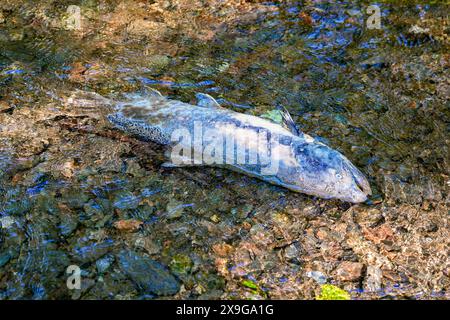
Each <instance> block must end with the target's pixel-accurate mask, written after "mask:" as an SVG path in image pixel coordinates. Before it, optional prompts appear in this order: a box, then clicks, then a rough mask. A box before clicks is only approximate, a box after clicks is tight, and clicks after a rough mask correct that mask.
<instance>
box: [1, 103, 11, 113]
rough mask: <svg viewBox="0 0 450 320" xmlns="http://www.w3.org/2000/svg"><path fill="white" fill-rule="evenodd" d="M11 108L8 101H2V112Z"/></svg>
mask: <svg viewBox="0 0 450 320" xmlns="http://www.w3.org/2000/svg"><path fill="white" fill-rule="evenodd" d="M9 108H10V107H9V104H8V103H7V102H6V101H0V112H4V111H6V110H8V109H9Z"/></svg>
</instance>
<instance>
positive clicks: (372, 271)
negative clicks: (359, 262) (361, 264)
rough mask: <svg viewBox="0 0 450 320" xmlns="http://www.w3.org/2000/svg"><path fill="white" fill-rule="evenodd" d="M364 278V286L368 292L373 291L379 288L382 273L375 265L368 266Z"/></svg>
mask: <svg viewBox="0 0 450 320" xmlns="http://www.w3.org/2000/svg"><path fill="white" fill-rule="evenodd" d="M366 274H367V276H366V280H365V285H364V288H365V290H366V291H368V292H375V291H378V290H380V289H381V278H382V277H383V273H382V272H381V269H380V268H379V267H376V266H368V267H367V271H366Z"/></svg>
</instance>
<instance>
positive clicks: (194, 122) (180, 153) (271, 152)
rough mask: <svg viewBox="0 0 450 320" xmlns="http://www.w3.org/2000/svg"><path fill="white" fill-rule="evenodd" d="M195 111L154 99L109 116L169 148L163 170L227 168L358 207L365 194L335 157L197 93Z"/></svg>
mask: <svg viewBox="0 0 450 320" xmlns="http://www.w3.org/2000/svg"><path fill="white" fill-rule="evenodd" d="M198 98H199V102H198V104H197V105H192V104H188V103H184V102H181V101H177V100H169V99H167V98H165V97H163V96H161V95H160V94H159V93H157V92H156V93H155V92H153V93H152V94H151V95H149V96H144V97H143V96H141V95H135V96H129V97H128V99H127V101H124V102H118V103H117V104H116V106H117V112H116V113H114V114H111V115H109V116H108V119H109V120H110V122H111V123H112V124H113V125H114V126H115V127H116V128H118V129H119V130H122V131H124V132H126V133H128V134H131V135H134V136H136V137H138V138H140V139H142V140H147V141H153V142H157V143H160V144H163V145H167V146H168V152H167V156H168V158H169V159H170V161H169V162H168V163H166V164H165V165H166V166H172V167H183V166H194V165H197V166H198V165H208V166H216V167H222V168H226V169H230V170H233V171H236V172H240V173H243V174H246V175H249V176H252V177H256V178H259V179H261V180H264V181H266V182H269V183H272V184H275V185H279V186H282V187H285V188H288V189H290V190H293V191H295V192H301V193H306V194H309V195H313V196H318V197H321V198H327V199H328V198H337V199H341V200H343V201H348V202H353V203H357V202H363V201H365V200H366V199H367V196H368V195H369V194H371V190H370V186H369V183H368V181H367V179H366V178H365V176H364V175H363V174H362V173H361V172H360V171H359V170H358V169H357V168H356V167H355V166H354V165H353V164H352V163H351V162H350V161H349V160H348V159H347V158H346V157H345V156H343V155H342V154H341V153H339V152H338V151H336V150H333V149H331V148H330V147H328V146H326V145H325V144H323V143H321V142H319V141H317V140H315V139H313V138H312V137H311V136H309V135H307V134H304V133H301V132H299V131H298V130H295V128H296V127H295V124H294V123H293V121H292V119H291V118H290V116H289V115H288V113H284V116H285V122H284V125H281V124H279V123H275V122H272V121H270V120H267V119H263V118H260V117H257V116H253V115H248V114H243V113H239V112H234V111H232V110H229V109H226V108H223V107H221V106H220V105H219V104H218V103H217V102H216V101H215V100H214V99H213V98H212V97H210V96H208V95H205V94H198Z"/></svg>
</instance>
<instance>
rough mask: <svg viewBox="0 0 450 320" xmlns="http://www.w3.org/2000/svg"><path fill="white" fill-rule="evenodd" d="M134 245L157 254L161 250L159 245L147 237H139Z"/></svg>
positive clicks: (149, 252)
mask: <svg viewBox="0 0 450 320" xmlns="http://www.w3.org/2000/svg"><path fill="white" fill-rule="evenodd" d="M134 245H135V246H136V247H138V248H142V249H144V250H145V251H147V253H148V254H157V253H159V252H160V251H161V245H159V244H158V243H156V242H155V241H153V240H152V239H150V238H148V237H139V238H137V239H136V241H135V243H134Z"/></svg>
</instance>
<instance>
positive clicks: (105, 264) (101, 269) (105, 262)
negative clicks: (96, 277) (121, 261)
mask: <svg viewBox="0 0 450 320" xmlns="http://www.w3.org/2000/svg"><path fill="white" fill-rule="evenodd" d="M113 261H114V257H113V256H111V255H107V256H105V257H103V258H101V259H99V260H97V262H95V266H96V267H97V271H98V273H105V271H106V270H108V269H109V267H110V266H111V264H112V263H113Z"/></svg>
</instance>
